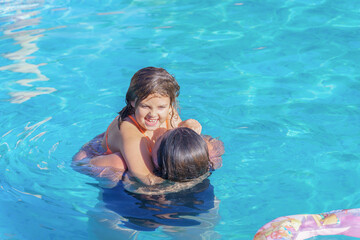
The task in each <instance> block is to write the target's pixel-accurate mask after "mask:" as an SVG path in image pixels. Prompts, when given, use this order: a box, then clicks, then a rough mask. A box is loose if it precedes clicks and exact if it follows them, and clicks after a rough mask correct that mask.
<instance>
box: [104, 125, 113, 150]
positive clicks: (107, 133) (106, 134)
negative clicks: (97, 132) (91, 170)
mask: <svg viewBox="0 0 360 240" xmlns="http://www.w3.org/2000/svg"><path fill="white" fill-rule="evenodd" d="M110 126H111V123H110V124H109V126H108V128H107V129H106V133H105V144H106V152H105V154H112V153H113V152H112V151H111V150H110V148H109V144H108V135H109V128H110Z"/></svg>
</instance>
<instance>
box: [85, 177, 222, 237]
mask: <svg viewBox="0 0 360 240" xmlns="http://www.w3.org/2000/svg"><path fill="white" fill-rule="evenodd" d="M100 199H101V200H102V201H101V202H100V203H99V204H98V205H97V206H96V207H95V209H93V210H92V211H90V212H88V215H89V217H90V220H89V223H90V224H89V227H90V230H89V232H91V234H92V237H93V238H95V239H133V238H137V237H139V236H140V235H141V232H149V231H155V232H154V234H155V235H154V237H165V238H166V237H171V238H172V239H184V238H186V239H199V238H200V239H203V238H204V239H219V238H220V235H219V234H218V233H216V232H215V230H214V227H215V226H216V224H217V223H218V221H219V219H220V216H219V214H218V209H219V203H220V201H219V200H218V199H216V197H215V195H214V187H213V186H212V185H211V184H210V180H209V179H205V180H204V181H202V182H200V183H199V184H197V185H195V186H194V187H192V188H190V189H186V190H183V191H180V192H176V193H170V194H165V195H146V194H136V193H131V192H128V191H126V190H125V189H124V186H123V184H122V182H119V184H118V185H117V186H116V187H114V188H111V189H109V188H102V193H101V195H100ZM158 230H160V231H158ZM146 236H148V234H147V235H146Z"/></svg>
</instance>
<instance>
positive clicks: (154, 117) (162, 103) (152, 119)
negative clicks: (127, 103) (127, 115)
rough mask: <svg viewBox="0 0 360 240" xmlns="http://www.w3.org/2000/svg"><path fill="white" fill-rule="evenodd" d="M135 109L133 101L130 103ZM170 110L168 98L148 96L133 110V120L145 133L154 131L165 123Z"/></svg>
mask: <svg viewBox="0 0 360 240" xmlns="http://www.w3.org/2000/svg"><path fill="white" fill-rule="evenodd" d="M131 105H132V106H133V107H134V108H135V101H132V102H131ZM170 110H171V104H170V98H169V97H168V96H162V95H159V94H150V95H149V96H148V97H147V98H145V99H144V100H142V101H141V102H140V103H139V104H138V106H137V107H136V108H135V119H136V121H137V122H138V123H139V125H140V126H141V127H142V128H144V129H145V130H146V131H155V130H156V129H158V128H160V127H161V126H162V124H163V123H164V122H165V121H166V119H167V118H168V116H169V113H170Z"/></svg>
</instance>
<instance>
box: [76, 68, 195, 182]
mask: <svg viewBox="0 0 360 240" xmlns="http://www.w3.org/2000/svg"><path fill="white" fill-rule="evenodd" d="M179 91H180V86H179V85H178V83H177V82H176V80H175V78H174V77H173V76H172V75H170V74H169V73H168V72H167V71H166V70H165V69H162V68H155V67H147V68H143V69H140V70H139V71H138V72H136V73H135V74H134V76H133V77H132V78H131V82H130V86H129V89H128V91H127V93H126V106H125V107H124V108H123V109H122V110H121V111H120V112H119V115H118V116H117V117H116V118H115V119H114V120H113V121H112V122H111V123H110V125H109V127H108V128H107V130H106V132H105V134H104V137H103V140H102V143H101V145H102V147H103V148H104V149H105V150H106V153H105V154H107V156H99V157H98V158H96V159H94V161H95V162H96V163H97V165H98V166H109V162H110V163H111V166H113V167H115V168H118V169H125V170H126V168H127V169H128V170H129V172H130V174H131V175H132V176H134V177H135V178H136V179H137V180H139V181H140V182H142V183H144V184H147V185H152V184H156V183H158V182H162V179H161V178H159V177H157V176H155V175H154V174H153V169H154V166H153V164H152V161H151V152H152V148H153V147H154V144H155V142H156V140H157V139H158V138H159V137H160V136H161V135H162V134H163V133H164V132H165V131H167V130H168V129H172V128H176V127H181V126H183V127H188V128H191V129H193V130H194V131H196V132H197V133H198V134H200V133H201V125H200V123H199V122H198V121H196V120H194V119H189V120H186V121H181V119H180V117H179V115H178V113H177V111H176V107H177V106H176V98H177V97H178V95H179ZM84 154H85V153H84V152H81V151H80V152H79V153H78V154H77V155H76V156H75V158H74V159H75V160H77V159H83V158H84V156H83V155H84Z"/></svg>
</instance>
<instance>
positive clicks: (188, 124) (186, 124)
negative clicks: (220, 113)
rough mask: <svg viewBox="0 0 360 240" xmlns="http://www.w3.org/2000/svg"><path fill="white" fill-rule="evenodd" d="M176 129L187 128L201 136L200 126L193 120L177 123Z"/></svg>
mask: <svg viewBox="0 0 360 240" xmlns="http://www.w3.org/2000/svg"><path fill="white" fill-rule="evenodd" d="M178 127H187V128H190V129H192V130H194V131H195V132H196V133H197V134H199V135H200V134H201V130H202V126H201V124H200V123H199V122H198V121H197V120H195V119H187V120H185V121H182V122H180V123H179V125H178Z"/></svg>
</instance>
